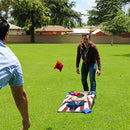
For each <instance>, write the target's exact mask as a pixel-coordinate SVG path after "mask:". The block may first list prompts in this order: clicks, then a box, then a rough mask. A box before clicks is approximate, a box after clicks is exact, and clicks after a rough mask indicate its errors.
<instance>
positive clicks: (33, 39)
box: [30, 10, 35, 43]
mask: <svg viewBox="0 0 130 130" xmlns="http://www.w3.org/2000/svg"><path fill="white" fill-rule="evenodd" d="M33 12H34V11H33V10H32V12H31V23H32V26H31V27H30V35H31V43H35V36H34V17H33Z"/></svg>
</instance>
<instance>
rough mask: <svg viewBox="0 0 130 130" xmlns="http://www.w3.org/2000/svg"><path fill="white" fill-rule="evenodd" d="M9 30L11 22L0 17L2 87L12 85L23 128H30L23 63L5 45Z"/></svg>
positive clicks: (0, 71) (24, 129)
mask: <svg viewBox="0 0 130 130" xmlns="http://www.w3.org/2000/svg"><path fill="white" fill-rule="evenodd" d="M8 31H9V24H8V23H7V21H6V20H5V19H4V18H3V17H0V89H1V88H2V87H4V86H6V85H7V84H8V83H9V85H10V88H11V91H12V95H13V97H14V100H15V103H16V106H17V108H18V110H19V112H20V114H21V116H22V119H23V120H22V124H23V129H22V130H28V128H29V127H30V124H31V121H30V119H29V113H28V100H27V95H26V92H25V90H24V88H23V74H22V69H21V65H20V63H19V61H18V59H17V57H16V56H15V54H14V53H13V52H12V51H11V50H10V49H9V48H8V47H7V46H5V45H4V44H5V42H6V38H7V35H8Z"/></svg>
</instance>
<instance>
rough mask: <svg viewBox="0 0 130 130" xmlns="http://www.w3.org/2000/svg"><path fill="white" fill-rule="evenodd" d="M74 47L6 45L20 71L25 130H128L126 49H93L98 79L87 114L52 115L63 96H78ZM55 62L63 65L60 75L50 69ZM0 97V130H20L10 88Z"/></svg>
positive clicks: (129, 59) (129, 55)
mask: <svg viewBox="0 0 130 130" xmlns="http://www.w3.org/2000/svg"><path fill="white" fill-rule="evenodd" d="M77 45H78V44H33V45H32V44H7V46H9V47H10V48H11V49H12V50H13V51H14V53H15V54H16V55H17V57H18V58H19V60H20V62H21V65H22V68H23V72H24V82H25V83H24V87H25V90H26V92H27V95H28V100H29V113H30V118H31V121H32V125H31V127H30V130H73V129H76V130H128V129H129V124H130V122H129V121H130V118H129V117H130V112H129V111H128V110H129V109H128V108H130V105H129V95H130V89H129V85H130V45H119V44H117V45H114V46H111V45H108V44H106V45H105V44H97V47H98V49H99V52H100V55H101V64H102V74H101V76H100V77H97V76H96V80H97V98H96V102H95V104H94V106H93V109H92V113H90V114H83V113H57V110H58V108H59V106H60V105H61V103H62V101H63V99H64V97H65V95H66V94H67V92H68V91H83V87H82V85H81V81H80V75H77V74H76V67H75V66H76V65H75V64H76V63H75V62H76V51H77ZM57 60H59V61H61V62H62V63H63V65H64V67H63V70H62V72H59V70H57V69H54V66H55V64H56V62H57ZM80 67H81V63H80ZM0 93H1V98H0V102H1V107H0V117H1V123H0V130H19V129H20V128H22V124H21V117H20V114H19V112H18V110H17V108H16V106H15V104H14V101H13V98H12V95H11V92H10V89H9V86H6V87H4V88H2V90H0Z"/></svg>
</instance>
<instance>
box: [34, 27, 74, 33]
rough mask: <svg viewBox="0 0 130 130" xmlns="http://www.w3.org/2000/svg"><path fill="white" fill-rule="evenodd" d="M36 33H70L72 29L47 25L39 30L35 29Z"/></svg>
mask: <svg viewBox="0 0 130 130" xmlns="http://www.w3.org/2000/svg"><path fill="white" fill-rule="evenodd" d="M36 31H39V32H42V31H53V32H54V31H55V32H57V31H63V32H72V29H69V28H65V27H63V26H60V25H47V26H43V27H41V28H38V29H36Z"/></svg>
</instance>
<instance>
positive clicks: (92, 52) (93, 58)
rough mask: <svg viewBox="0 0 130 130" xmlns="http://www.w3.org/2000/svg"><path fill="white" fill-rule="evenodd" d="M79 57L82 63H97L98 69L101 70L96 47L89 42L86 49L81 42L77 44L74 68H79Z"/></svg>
mask: <svg viewBox="0 0 130 130" xmlns="http://www.w3.org/2000/svg"><path fill="white" fill-rule="evenodd" d="M81 56H82V59H83V62H84V63H88V64H91V63H97V64H98V69H101V61H100V56H99V52H98V49H97V47H96V45H95V44H94V43H93V42H92V41H90V42H89V45H88V48H86V47H85V46H84V44H83V42H80V43H79V45H78V48H77V58H76V67H79V63H80V58H81Z"/></svg>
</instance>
